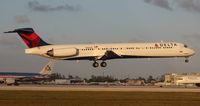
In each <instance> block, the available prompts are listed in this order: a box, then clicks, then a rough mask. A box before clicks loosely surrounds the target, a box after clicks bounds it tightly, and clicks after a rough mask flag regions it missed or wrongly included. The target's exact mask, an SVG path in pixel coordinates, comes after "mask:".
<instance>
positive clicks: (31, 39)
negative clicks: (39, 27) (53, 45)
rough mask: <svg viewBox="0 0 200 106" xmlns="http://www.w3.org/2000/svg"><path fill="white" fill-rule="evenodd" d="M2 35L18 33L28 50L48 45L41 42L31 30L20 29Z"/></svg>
mask: <svg viewBox="0 0 200 106" xmlns="http://www.w3.org/2000/svg"><path fill="white" fill-rule="evenodd" d="M4 33H18V34H19V36H20V37H21V38H22V40H23V41H24V42H25V43H26V45H27V46H28V47H29V48H33V47H38V46H46V45H50V44H49V43H47V42H45V41H44V40H42V39H41V38H40V37H39V36H38V35H37V34H36V33H35V31H34V30H33V29H32V28H20V29H15V30H14V31H8V32H4Z"/></svg>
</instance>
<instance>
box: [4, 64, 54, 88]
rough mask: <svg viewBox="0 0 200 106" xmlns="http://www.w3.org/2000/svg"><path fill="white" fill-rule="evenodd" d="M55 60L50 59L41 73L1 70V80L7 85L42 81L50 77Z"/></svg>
mask: <svg viewBox="0 0 200 106" xmlns="http://www.w3.org/2000/svg"><path fill="white" fill-rule="evenodd" d="M54 62H55V61H54V60H50V61H49V62H48V64H46V65H45V66H44V67H43V69H42V70H41V71H40V72H39V73H22V72H0V82H1V83H5V84H7V85H19V83H18V82H22V81H41V80H44V79H46V78H48V77H49V75H50V74H51V72H52V67H53V65H54Z"/></svg>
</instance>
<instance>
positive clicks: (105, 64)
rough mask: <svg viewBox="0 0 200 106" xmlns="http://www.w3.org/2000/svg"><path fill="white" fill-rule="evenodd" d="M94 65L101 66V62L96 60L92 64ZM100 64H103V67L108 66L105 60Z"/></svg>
mask: <svg viewBox="0 0 200 106" xmlns="http://www.w3.org/2000/svg"><path fill="white" fill-rule="evenodd" d="M92 66H93V67H95V68H97V67H99V63H98V62H96V61H95V62H94V63H93V64H92ZM100 66H101V67H106V66H107V63H106V62H105V61H103V62H101V64H100Z"/></svg>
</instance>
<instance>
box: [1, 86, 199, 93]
mask: <svg viewBox="0 0 200 106" xmlns="http://www.w3.org/2000/svg"><path fill="white" fill-rule="evenodd" d="M0 90H11V91H16V90H18V91H115V92H200V88H160V87H154V86H153V87H146V86H142V87H141V86H66V85H63V86H57V85H56V86H54V85H20V86H0Z"/></svg>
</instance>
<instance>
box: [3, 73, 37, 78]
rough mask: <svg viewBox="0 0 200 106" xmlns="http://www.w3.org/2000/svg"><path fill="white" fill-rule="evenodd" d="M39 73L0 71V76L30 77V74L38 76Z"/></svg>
mask: <svg viewBox="0 0 200 106" xmlns="http://www.w3.org/2000/svg"><path fill="white" fill-rule="evenodd" d="M40 75H41V74H39V73H19V72H0V76H26V77H32V76H40Z"/></svg>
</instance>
